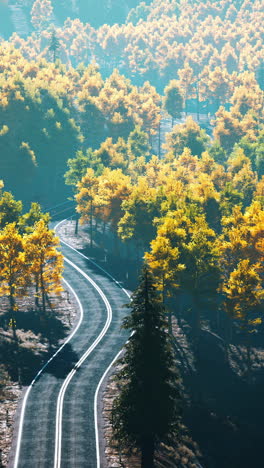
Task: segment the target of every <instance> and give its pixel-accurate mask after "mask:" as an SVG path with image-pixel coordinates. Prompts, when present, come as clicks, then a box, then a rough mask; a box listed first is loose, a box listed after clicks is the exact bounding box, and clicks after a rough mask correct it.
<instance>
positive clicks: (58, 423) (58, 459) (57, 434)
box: [54, 258, 112, 468]
mask: <svg viewBox="0 0 264 468" xmlns="http://www.w3.org/2000/svg"><path fill="white" fill-rule="evenodd" d="M64 259H65V261H66V262H67V263H68V264H69V265H71V266H72V267H73V268H75V270H77V271H78V272H79V273H80V274H81V275H82V276H84V278H85V279H87V281H89V282H90V283H91V284H92V286H93V287H94V288H95V289H96V291H97V292H98V294H99V295H100V296H101V298H102V300H103V301H104V303H105V306H106V310H107V320H106V323H105V326H104V328H103V329H102V331H101V333H100V334H99V335H98V337H97V338H96V340H95V341H94V342H93V344H92V345H91V346H90V347H89V348H88V349H87V351H86V352H85V353H84V354H83V355H82V357H81V358H80V359H79V361H78V362H77V364H75V366H74V368H73V369H72V370H71V371H70V373H69V374H68V376H67V377H66V379H65V380H64V382H63V385H62V387H61V389H60V393H59V396H58V400H57V412H56V431H55V453H54V468H60V465H61V434H62V410H63V400H64V395H65V392H66V389H67V387H68V385H69V383H70V381H71V379H72V378H73V376H74V374H75V373H76V371H77V370H78V369H79V367H81V365H82V364H83V362H84V361H85V359H87V357H88V356H89V355H90V354H91V352H92V351H93V350H94V348H95V347H96V346H97V345H98V343H100V341H101V339H102V338H103V337H104V335H105V334H106V332H107V330H108V328H109V326H110V324H111V321H112V308H111V306H110V304H109V302H108V299H107V297H106V296H105V294H104V293H103V291H102V290H101V289H100V288H99V286H98V285H97V284H96V283H95V282H94V281H93V280H92V278H90V276H88V275H87V274H86V273H84V271H82V270H81V269H80V268H79V267H77V265H75V264H74V263H73V262H71V261H70V260H68V259H67V258H64ZM81 307H82V306H81ZM99 466H100V465H99Z"/></svg>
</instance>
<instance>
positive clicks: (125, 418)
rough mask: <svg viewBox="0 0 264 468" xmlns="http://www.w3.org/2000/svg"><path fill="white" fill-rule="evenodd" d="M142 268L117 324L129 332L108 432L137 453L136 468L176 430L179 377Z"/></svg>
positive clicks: (148, 464) (147, 466)
mask: <svg viewBox="0 0 264 468" xmlns="http://www.w3.org/2000/svg"><path fill="white" fill-rule="evenodd" d="M153 283H154V280H153V278H152V276H151V274H150V272H149V270H148V268H147V267H146V266H145V267H144V268H143V272H142V276H141V278H140V284H139V286H138V288H137V290H136V291H135V292H134V294H133V295H132V299H131V302H130V304H129V305H128V307H130V308H131V314H130V315H129V316H127V317H126V319H125V320H124V323H123V327H124V328H125V329H130V330H133V333H132V334H131V336H130V338H129V340H128V342H127V344H126V345H125V354H124V357H123V358H122V359H121V360H120V361H119V362H120V363H121V364H122V367H121V370H120V371H119V372H118V374H117V381H118V382H119V386H120V393H119V395H118V396H117V397H116V399H115V400H114V403H113V409H112V423H113V434H114V437H115V439H116V440H118V442H119V444H120V446H121V447H122V448H126V449H128V450H129V451H131V450H133V449H138V450H140V452H141V467H142V468H153V467H154V454H155V450H157V449H158V447H159V445H160V443H161V442H163V441H165V440H167V438H168V437H169V436H175V435H177V432H178V427H179V421H180V414H181V392H180V389H179V378H178V375H177V372H176V370H175V368H174V357H173V352H172V349H171V346H170V342H169V336H168V333H167V332H166V328H167V321H166V318H165V313H164V307H163V306H162V304H161V302H160V300H159V298H158V294H157V292H156V290H155V287H154V284H153Z"/></svg>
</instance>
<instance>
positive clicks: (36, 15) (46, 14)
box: [31, 0, 53, 31]
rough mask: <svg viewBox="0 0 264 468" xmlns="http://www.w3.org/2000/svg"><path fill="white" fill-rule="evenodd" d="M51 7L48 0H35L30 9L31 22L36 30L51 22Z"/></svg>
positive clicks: (40, 29)
mask: <svg viewBox="0 0 264 468" xmlns="http://www.w3.org/2000/svg"><path fill="white" fill-rule="evenodd" d="M52 15H53V8H52V5H51V1H50V0H36V1H35V2H34V3H33V6H32V10H31V22H32V24H33V26H34V28H35V29H36V30H37V31H42V30H43V29H46V28H47V27H48V26H49V25H50V22H51V19H52Z"/></svg>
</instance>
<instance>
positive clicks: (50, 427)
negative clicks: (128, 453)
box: [9, 245, 128, 468]
mask: <svg viewBox="0 0 264 468" xmlns="http://www.w3.org/2000/svg"><path fill="white" fill-rule="evenodd" d="M62 253H63V255H64V256H65V257H66V258H68V259H69V260H70V261H71V262H74V264H76V265H77V266H78V268H80V269H81V270H82V271H84V272H85V273H86V274H88V275H89V276H90V277H91V278H92V279H93V281H95V282H96V284H97V285H98V286H99V287H100V289H101V290H102V291H103V293H104V294H105V296H106V297H107V300H108V301H109V304H110V306H111V308H112V321H111V323H110V326H109V328H108V330H107V332H106V334H105V335H104V336H103V338H102V340H101V341H100V342H99V344H98V345H97V346H96V348H95V349H94V350H93V351H92V352H91V354H90V355H89V356H88V357H87V359H86V360H85V361H84V362H83V364H82V365H81V367H80V368H79V369H78V370H77V371H76V372H75V374H74V376H73V378H72V379H71V381H70V383H69V385H68V387H67V389H66V392H65V396H64V402H63V412H62V437H61V463H60V466H61V468H96V467H97V461H96V443H95V427H94V395H95V391H96V388H97V386H98V383H99V381H100V379H101V377H102V375H103V374H104V372H105V370H106V369H107V368H108V366H109V365H110V363H111V362H112V360H113V359H114V357H115V356H116V354H117V352H118V351H119V350H120V349H121V348H122V346H123V345H124V343H125V341H126V340H127V338H128V333H127V332H124V331H121V330H120V325H121V323H122V319H123V317H124V316H125V315H126V313H127V311H126V309H124V308H123V307H122V306H123V304H124V303H127V302H128V297H127V295H125V293H124V291H122V289H121V288H120V287H119V286H118V285H117V284H116V283H115V281H114V280H112V279H111V278H109V277H108V276H107V275H106V274H104V273H103V272H102V271H101V270H100V269H98V268H97V267H96V266H94V265H92V264H91V263H90V262H89V261H88V260H87V259H85V258H83V257H81V256H80V255H79V254H78V253H76V252H74V251H73V250H71V249H70V248H69V247H67V246H65V245H62ZM106 268H107V266H106ZM64 277H65V279H66V280H67V281H68V282H69V283H70V285H71V286H72V287H73V289H74V290H75V292H76V293H77V295H78V297H79V300H80V302H81V304H82V307H83V312H84V316H83V321H82V323H81V325H80V327H79V328H78V330H77V332H76V334H75V335H74V336H73V338H72V339H71V341H70V342H69V343H68V344H67V345H66V346H65V348H63V350H62V351H61V352H60V353H59V354H58V355H57V356H56V358H55V359H54V360H53V361H52V362H51V363H50V364H49V365H48V366H47V368H46V369H45V370H44V372H43V373H42V374H41V376H40V377H39V379H38V380H37V381H36V383H35V384H34V385H33V387H32V389H31V391H30V393H29V397H28V400H27V404H26V409H25V417H24V424H23V431H22V439H21V446H20V453H19V459H18V463H17V467H18V468H51V467H53V466H54V449H55V429H56V406H57V399H58V395H59V392H60V389H61V387H62V384H63V382H64V380H65V378H66V377H67V375H68V374H69V372H70V371H71V370H72V368H74V366H75V365H76V363H77V362H78V360H79V359H80V358H81V357H82V356H83V354H84V353H85V352H86V351H87V349H88V348H89V346H91V345H92V343H93V342H94V340H95V339H96V338H97V337H98V335H99V334H100V332H101V331H102V329H103V328H104V326H105V323H106V321H107V308H106V305H105V303H104V301H103V299H102V298H101V297H100V295H99V294H98V291H96V289H95V288H94V287H93V286H92V285H91V284H90V283H89V282H88V281H87V279H85V278H84V277H83V275H82V274H81V273H80V272H79V271H76V269H74V268H73V267H72V266H70V265H69V264H68V263H66V262H65V273H64ZM9 466H10V467H13V466H14V461H13V460H11V463H10V464H9Z"/></svg>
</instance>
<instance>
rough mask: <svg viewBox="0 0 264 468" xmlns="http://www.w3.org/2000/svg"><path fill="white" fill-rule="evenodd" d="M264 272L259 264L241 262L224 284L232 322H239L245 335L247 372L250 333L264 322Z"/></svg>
mask: <svg viewBox="0 0 264 468" xmlns="http://www.w3.org/2000/svg"><path fill="white" fill-rule="evenodd" d="M260 271H263V268H261V265H260V264H259V263H255V264H251V263H250V260H249V259H245V260H241V261H240V262H239V263H238V265H237V268H236V269H235V270H234V271H232V272H231V274H230V276H229V277H228V278H227V280H226V281H225V282H224V284H223V287H222V291H223V293H224V294H225V309H226V311H227V313H228V314H229V315H230V318H231V319H232V320H236V321H238V322H239V324H240V327H241V329H242V331H243V332H244V333H245V335H246V336H245V343H246V350H247V372H248V374H250V370H251V345H250V338H249V337H250V333H252V331H254V329H255V328H256V327H257V325H259V324H260V323H261V322H262V318H261V315H262V314H261V312H260V310H261V309H260V306H261V304H263V300H264V288H263V279H262V278H261V274H260Z"/></svg>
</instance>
